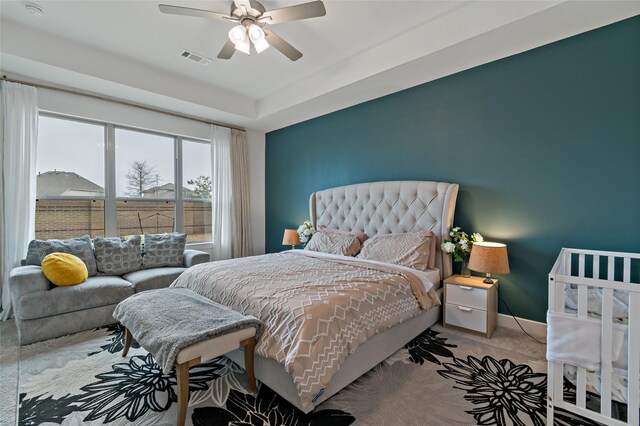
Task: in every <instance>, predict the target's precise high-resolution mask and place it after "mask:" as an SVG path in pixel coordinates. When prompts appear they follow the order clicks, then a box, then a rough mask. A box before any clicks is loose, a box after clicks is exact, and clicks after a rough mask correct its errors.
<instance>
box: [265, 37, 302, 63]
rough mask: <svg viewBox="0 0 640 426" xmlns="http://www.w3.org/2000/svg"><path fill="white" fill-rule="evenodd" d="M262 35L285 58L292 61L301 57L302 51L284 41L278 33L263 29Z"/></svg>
mask: <svg viewBox="0 0 640 426" xmlns="http://www.w3.org/2000/svg"><path fill="white" fill-rule="evenodd" d="M264 35H265V37H266V39H267V42H268V43H269V45H270V46H273V47H274V48H275V49H277V50H279V51H280V52H281V53H282V54H283V55H284V56H286V57H287V58H289V59H291V60H292V61H297V60H298V59H300V58H302V52H300V51H299V50H298V49H296V48H295V47H293V46H292V45H290V44H289V43H287V42H286V41H284V40H283V39H282V38H281V37H280V36H279V35H278V34H276V33H274V32H273V31H271V30H264Z"/></svg>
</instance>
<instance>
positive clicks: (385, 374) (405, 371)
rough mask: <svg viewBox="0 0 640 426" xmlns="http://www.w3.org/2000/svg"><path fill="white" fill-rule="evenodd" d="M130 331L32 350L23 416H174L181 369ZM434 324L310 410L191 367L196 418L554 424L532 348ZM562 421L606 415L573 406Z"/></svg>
mask: <svg viewBox="0 0 640 426" xmlns="http://www.w3.org/2000/svg"><path fill="white" fill-rule="evenodd" d="M123 335H124V333H123V329H122V327H121V326H119V325H114V326H109V327H105V328H100V329H96V330H93V331H88V332H84V333H78V334H76V335H72V336H65V337H62V338H59V339H53V340H49V341H46V342H41V343H36V344H33V345H29V346H25V347H23V348H21V354H20V384H19V398H20V402H19V407H18V412H19V414H18V416H19V424H20V425H89V426H93V425H102V424H109V425H172V424H175V419H176V412H177V404H176V402H177V395H176V377H175V374H173V373H172V374H163V373H162V370H161V368H160V367H159V366H158V365H157V364H156V363H155V361H154V359H153V357H152V356H151V355H150V354H148V353H147V352H146V351H145V350H144V349H143V348H141V347H139V345H137V344H136V343H135V342H134V345H133V347H132V348H131V350H130V351H129V355H128V356H127V357H126V358H123V357H122V356H121V352H122V347H123V337H124V336H123ZM505 352H506V351H502V353H499V351H498V352H496V349H495V348H492V347H490V346H488V345H483V344H481V343H478V342H477V341H476V342H475V343H473V342H471V341H467V340H464V339H462V338H460V337H458V336H447V335H446V332H445V333H440V332H438V331H434V330H431V329H429V330H426V331H425V332H424V333H422V334H421V335H420V336H418V337H417V338H416V339H414V340H413V341H411V342H410V343H409V344H407V345H406V346H405V347H404V348H403V349H401V350H400V351H398V352H397V353H395V354H394V355H392V356H391V357H390V358H389V359H387V360H386V361H385V362H383V363H381V364H379V365H378V366H376V367H375V368H374V369H372V370H371V371H370V372H368V373H367V374H365V375H364V376H362V377H361V378H360V379H358V380H357V381H355V382H354V383H352V384H351V385H349V386H348V387H347V388H345V389H343V390H342V391H341V392H340V393H338V394H337V395H335V396H334V397H333V398H330V399H329V400H328V401H325V402H324V403H323V404H321V405H320V406H319V407H317V408H316V410H314V411H313V412H311V413H309V414H304V413H302V412H300V411H299V410H297V409H296V408H294V407H293V406H292V405H291V404H289V403H288V402H287V401H285V400H284V399H282V398H281V397H280V396H278V395H277V394H275V393H274V392H273V391H272V390H271V389H269V388H268V387H267V386H265V385H260V388H259V391H258V394H257V395H252V394H250V393H249V391H248V386H247V383H246V377H245V374H244V371H243V370H242V369H241V368H240V367H238V366H237V365H235V364H234V363H233V362H231V361H229V360H228V359H227V358H224V357H220V358H216V359H214V360H211V361H209V362H207V363H204V364H201V365H198V366H195V367H193V368H191V370H190V376H189V390H190V399H189V410H188V414H187V416H188V418H187V424H193V425H196V426H222V425H231V426H250V425H253V426H268V425H278V426H280V425H283V426H294V425H313V426H316V425H332V426H333V425H335V426H341V425H350V424H361V425H383V424H409V425H412V424H415V425H439V424H460V425H463V424H469V425H474V424H478V425H540V426H542V425H544V424H545V416H546V406H545V395H546V374H545V373H544V372H543V368H542V367H543V366H542V367H540V366H536V365H535V363H530V364H534V365H533V367H532V366H531V365H529V364H528V363H527V362H526V361H527V360H526V359H518V358H522V356H521V355H518V356H516V357H514V356H511V357H507V356H508V355H509V354H508V353H505ZM556 424H558V425H595V424H596V423H593V422H591V421H589V420H588V419H584V418H580V417H576V416H575V415H572V414H570V413H567V412H557V413H556Z"/></svg>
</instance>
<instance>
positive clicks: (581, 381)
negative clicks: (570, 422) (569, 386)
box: [576, 265, 589, 408]
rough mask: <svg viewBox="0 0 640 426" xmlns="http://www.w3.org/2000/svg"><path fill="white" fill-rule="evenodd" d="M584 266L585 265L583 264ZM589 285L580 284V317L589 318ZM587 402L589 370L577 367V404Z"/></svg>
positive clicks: (582, 405) (580, 405) (579, 405)
mask: <svg viewBox="0 0 640 426" xmlns="http://www.w3.org/2000/svg"><path fill="white" fill-rule="evenodd" d="M583 266H584V265H583ZM588 289H589V288H588V287H587V286H586V285H579V286H578V318H585V319H586V318H587V304H588ZM586 404H587V370H586V369H585V368H584V367H580V366H578V367H577V377H576V405H577V406H578V407H580V408H585V406H586Z"/></svg>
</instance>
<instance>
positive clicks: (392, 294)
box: [172, 181, 458, 413]
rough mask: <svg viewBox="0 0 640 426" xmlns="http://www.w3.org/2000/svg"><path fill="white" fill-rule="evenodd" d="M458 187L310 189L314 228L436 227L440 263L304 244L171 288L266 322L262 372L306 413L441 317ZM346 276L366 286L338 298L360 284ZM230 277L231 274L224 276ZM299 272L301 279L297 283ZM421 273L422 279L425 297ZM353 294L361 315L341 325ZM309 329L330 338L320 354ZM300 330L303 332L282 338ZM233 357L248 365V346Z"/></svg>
mask: <svg viewBox="0 0 640 426" xmlns="http://www.w3.org/2000/svg"><path fill="white" fill-rule="evenodd" d="M457 192H458V185H457V184H451V183H444V182H429V181H392V182H374V183H362V184H355V185H348V186H342V187H337V188H331V189H326V190H323V191H318V192H315V193H313V194H311V196H310V202H309V207H310V211H309V213H310V217H311V221H312V223H313V225H314V226H315V227H316V228H322V227H327V228H333V229H338V230H342V231H349V232H364V233H366V234H367V235H368V236H369V237H372V236H375V235H381V234H402V233H412V232H419V231H431V232H432V233H433V238H434V239H435V244H433V245H432V247H434V246H435V248H434V249H433V250H432V252H435V258H434V259H433V268H431V269H430V270H426V271H422V272H421V273H420V274H413V273H412V272H411V271H398V270H397V269H394V268H395V267H394V266H393V265H384V264H368V265H362V264H360V263H359V262H360V261H359V260H355V259H353V258H349V259H346V258H345V259H341V258H340V257H339V256H337V257H336V258H332V259H326V260H324V259H320V257H322V256H308V255H307V254H308V253H307V254H305V253H302V251H301V250H297V251H295V252H297V253H295V252H292V251H287V252H282V253H274V254H268V255H263V256H255V257H252V258H244V259H233V260H229V261H222V262H211V263H210V264H205V265H198V266H197V267H194V268H192V269H191V270H190V271H191V273H190V274H187V275H184V274H183V276H182V277H181V278H180V279H179V280H177V281H176V282H174V284H172V285H173V286H184V287H188V288H191V289H192V290H194V291H196V292H198V293H200V294H203V295H205V296H207V297H210V298H211V299H213V300H215V301H218V302H219V303H223V304H225V305H227V306H231V307H233V308H234V309H236V310H240V311H243V312H245V313H253V314H255V315H256V316H258V317H259V318H260V319H262V320H263V322H264V323H265V327H264V329H265V331H264V334H263V335H262V336H261V338H260V341H259V342H258V347H257V350H256V354H257V355H256V357H255V375H256V377H257V378H258V380H260V381H261V382H262V383H264V384H266V385H267V386H269V387H270V388H271V389H273V390H274V391H275V392H276V393H278V394H279V395H280V396H282V397H283V398H284V399H286V400H288V401H289V402H291V403H292V404H293V405H294V406H296V407H297V408H298V409H300V410H302V411H303V412H305V413H308V412H310V411H312V410H313V409H314V408H315V406H317V405H318V404H320V403H322V402H323V401H325V400H326V399H327V398H330V397H331V396H332V395H334V394H335V393H337V392H338V391H339V390H340V389H342V388H344V387H345V386H346V385H348V384H349V383H351V382H352V381H354V380H355V379H357V378H358V377H360V376H361V375H362V374H364V373H366V372H367V371H368V370H370V369H371V368H373V367H374V366H375V365H377V364H378V363H380V362H382V361H383V360H384V359H386V358H387V357H389V356H390V355H392V354H393V353H394V352H395V351H397V350H398V349H400V348H401V347H402V346H404V345H405V344H407V343H408V342H409V341H411V340H412V339H414V338H415V337H416V336H418V335H419V334H420V333H422V332H423V331H424V330H426V329H427V328H429V327H430V326H432V325H433V324H435V323H436V322H437V321H438V320H439V318H440V314H441V309H440V301H439V296H440V294H441V289H439V286H440V284H441V281H442V279H443V278H445V277H448V276H449V275H451V258H450V256H448V255H446V254H445V253H443V252H442V251H441V250H440V244H441V243H442V240H443V239H445V238H447V236H448V232H449V229H450V227H451V225H452V221H453V214H454V209H455V203H456V197H457ZM385 238H386V237H385ZM321 261H322V262H325V263H323V264H322V265H323V266H322V267H320V266H319V265H317V264H318V262H321ZM354 262H355V263H354ZM363 262H364V261H363ZM283 264H284V265H286V267H281V265H283ZM278 268H280V269H279V270H278ZM314 268H315V269H314ZM322 268H326V274H329V275H328V276H331V277H337V278H335V282H326V283H325V282H324V281H321V282H320V281H318V280H321V279H323V275H322V274H325V271H323V269H322ZM389 268H391V269H389ZM316 274H317V275H318V276H316ZM343 274H356V275H357V278H358V283H360V282H362V283H365V284H366V285H365V286H363V289H364V291H365V293H366V294H364V293H363V294H364V295H363V296H362V297H361V296H357V297H355V298H354V297H353V296H350V297H347V298H343V299H336V295H342V290H343V289H344V288H347V290H344V291H345V292H346V293H345V294H347V295H350V294H351V293H349V292H350V291H352V290H353V289H352V288H351V287H349V286H345V287H341V286H342V283H343V280H342V278H341V277H343ZM223 276H228V280H229V281H228V282H227V281H225V282H224V283H223V282H222V278H217V277H223ZM293 277H296V279H298V280H299V281H292V280H293ZM411 277H413V278H412V279H409V278H411ZM416 277H418V278H416ZM416 279H419V280H421V281H420V282H421V283H422V285H423V286H424V288H423V291H424V294H422V293H420V290H419V285H418V284H417V283H416ZM305 283H308V284H307V285H306V286H305ZM274 289H276V290H274ZM320 290H322V291H320ZM358 291H360V290H358ZM354 294H355V293H354ZM425 295H426V297H425ZM420 296H423V298H421V297H420ZM265 300H266V302H264V303H263V301H265ZM328 300H332V302H331V303H333V304H335V305H332V304H329V303H328ZM336 300H341V301H339V302H335V301H336ZM354 300H356V302H357V303H358V304H360V303H362V307H361V306H360V305H358V309H357V311H358V312H357V315H358V317H357V318H356V319H355V320H350V321H351V322H350V323H349V322H344V321H346V320H345V319H344V318H342V317H343V316H342V315H341V314H340V312H342V310H343V306H342V305H343V304H345V305H353V304H354V303H356V302H354ZM369 303H370V304H371V306H369ZM300 306H304V309H302V308H300V309H299V307H300ZM309 306H311V308H312V309H313V310H308V308H309ZM327 309H328V310H330V311H331V315H329V316H327V317H326V318H325V317H318V315H317V312H320V311H322V310H327ZM310 312H312V313H313V314H311V313H310ZM317 317H318V318H317ZM301 321H303V322H301ZM310 324H311V325H310ZM354 324H356V325H354ZM296 327H298V328H296ZM314 327H315V328H314ZM327 327H329V328H331V327H334V328H335V327H339V330H340V331H341V332H340V333H341V334H340V338H339V339H338V338H334V337H333V336H334V334H332V333H331V332H327V330H326V328H327ZM309 329H312V330H317V332H318V335H319V336H321V337H320V338H316V339H315V340H321V339H325V340H329V338H330V344H328V345H327V347H326V348H322V352H321V356H318V355H317V353H316V352H313V353H312V352H309V351H307V350H306V349H307V345H308V341H309V337H308V333H309ZM344 330H348V331H344ZM351 330H354V331H353V332H352V331H351ZM329 331H330V330H329ZM276 335H277V336H276ZM297 335H301V336H302V339H299V340H296V341H293V340H291V341H289V340H290V339H289V338H288V337H282V336H297ZM274 336H275V337H277V339H275V338H272V337H274ZM305 336H306V337H305ZM324 336H328V337H324ZM275 340H278V343H277V345H275V344H274V343H273V342H274V341H275ZM336 341H339V342H340V343H336ZM314 344H315V343H314ZM292 348H294V349H295V350H292ZM292 354H293V355H292ZM228 356H229V358H231V359H232V360H233V361H235V362H236V363H238V364H239V365H243V355H242V352H240V351H235V352H232V353H230V354H228ZM294 357H295V359H294V361H295V362H292V358H294ZM320 364H321V365H320ZM319 365H320V367H319Z"/></svg>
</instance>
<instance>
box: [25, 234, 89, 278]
mask: <svg viewBox="0 0 640 426" xmlns="http://www.w3.org/2000/svg"><path fill="white" fill-rule="evenodd" d="M50 253H68V254H72V255H74V256H77V257H79V258H80V260H82V261H83V262H84V264H85V265H87V272H88V273H89V276H90V277H91V276H93V275H96V274H97V273H98V268H97V266H96V259H95V258H94V257H93V248H92V247H91V237H90V236H88V235H85V236H84V237H80V238H70V239H68V240H32V241H31V242H30V243H29V248H28V249H27V258H26V261H25V263H26V264H27V265H37V266H40V265H42V259H44V258H45V256H46V255H48V254H50Z"/></svg>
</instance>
